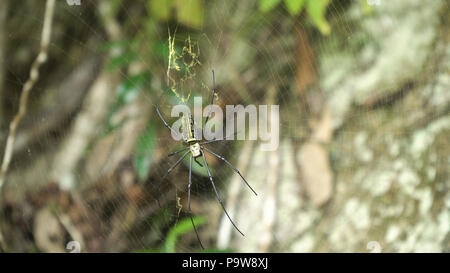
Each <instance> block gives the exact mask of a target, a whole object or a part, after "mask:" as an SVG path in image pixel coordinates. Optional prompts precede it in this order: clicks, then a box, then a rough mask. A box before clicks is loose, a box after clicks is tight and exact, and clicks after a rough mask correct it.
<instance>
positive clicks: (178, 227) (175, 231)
mask: <svg viewBox="0 0 450 273" xmlns="http://www.w3.org/2000/svg"><path fill="white" fill-rule="evenodd" d="M192 219H193V220H194V224H195V226H196V227H199V226H201V225H203V224H204V223H205V222H206V219H205V218H203V217H198V216H193V217H192ZM193 231H194V227H193V226H192V223H191V219H190V218H184V219H182V220H180V221H178V223H176V224H175V225H174V226H173V227H172V228H170V230H169V231H168V232H167V235H166V238H165V240H164V242H163V243H162V245H161V246H160V247H158V248H156V249H145V250H140V251H137V252H139V253H155V252H158V253H159V252H163V253H174V252H176V244H177V241H178V239H179V238H180V237H181V236H182V235H184V234H187V233H189V232H193Z"/></svg>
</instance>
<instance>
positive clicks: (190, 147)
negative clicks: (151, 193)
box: [156, 70, 258, 249]
mask: <svg viewBox="0 0 450 273" xmlns="http://www.w3.org/2000/svg"><path fill="white" fill-rule="evenodd" d="M212 76H213V88H212V91H211V92H212V94H211V105H212V104H213V103H214V95H215V92H216V88H215V77H214V70H212ZM156 112H157V113H158V116H159V118H160V119H161V120H162V122H163V123H164V126H166V127H167V128H168V129H169V130H170V131H172V132H174V133H175V134H179V133H178V132H177V131H175V130H174V129H173V128H172V127H170V125H169V124H167V122H166V120H165V119H164V117H163V116H162V114H161V112H160V111H159V106H158V105H156ZM210 115H211V111H210V112H209V113H208V115H207V116H206V119H205V124H206V123H207V122H208V119H209V118H210ZM183 118H184V120H183V122H184V125H185V126H183V127H184V130H185V132H186V133H187V137H185V136H183V138H182V141H183V143H184V144H185V145H187V147H185V148H183V149H181V150H179V151H176V152H174V153H171V154H169V155H168V156H169V157H170V156H173V155H176V154H179V153H182V152H185V153H184V154H183V155H182V156H181V157H180V158H179V159H178V160H177V161H176V162H175V164H173V165H172V167H170V168H169V170H167V173H166V174H165V175H164V176H163V177H162V179H161V181H160V183H159V186H160V185H161V184H162V182H163V181H164V179H165V178H166V177H167V176H168V175H169V174H170V173H171V172H172V171H173V170H174V169H175V168H176V167H177V166H178V165H180V163H181V161H182V160H183V159H184V158H185V157H186V156H187V155H188V154H190V160H189V180H188V201H187V202H188V214H189V217H190V218H191V222H192V226H193V227H194V231H195V235H196V236H197V240H198V242H199V243H200V246H201V247H202V249H204V247H203V244H202V241H201V240H200V236H199V235H198V232H197V228H196V227H195V224H194V220H193V219H192V211H191V181H192V160H194V161H195V162H196V163H197V164H199V165H200V166H202V167H203V165H202V164H200V162H198V161H197V158H199V157H202V158H203V162H204V164H205V167H206V171H207V172H208V177H209V180H210V182H211V185H212V187H213V189H214V193H215V195H216V197H217V200H218V201H219V203H220V205H221V206H222V209H223V211H224V213H225V215H226V216H227V217H228V220H230V222H231V224H232V225H233V227H234V228H235V229H236V230H237V231H238V232H239V233H240V234H241V235H242V236H245V235H244V233H242V231H240V230H239V228H238V227H237V226H236V224H235V223H234V222H233V220H231V217H230V215H229V214H228V212H227V210H226V209H225V205H224V204H223V201H222V198H221V197H220V194H219V192H218V191H217V188H216V185H215V184H214V179H213V177H212V175H211V171H210V169H209V166H208V162H207V161H206V157H205V151H206V152H207V153H209V154H211V155H213V156H215V157H217V158H218V159H220V160H222V161H223V162H225V163H226V164H227V165H228V166H230V167H231V169H233V171H234V172H236V173H237V174H238V175H239V176H240V177H241V178H242V180H243V181H244V183H245V184H246V185H247V186H248V187H249V188H250V190H252V192H253V193H254V194H255V195H258V194H257V193H256V192H255V190H253V188H252V187H251V186H250V184H249V183H248V182H247V180H245V178H244V176H242V174H241V172H240V171H239V170H238V169H237V168H236V167H235V166H233V164H231V163H230V162H229V161H228V160H226V159H225V158H224V157H223V156H221V155H218V154H216V153H215V152H213V151H211V150H210V149H208V148H206V147H204V145H207V144H211V143H215V142H219V141H223V140H227V139H228V137H225V138H222V139H213V140H208V141H204V142H200V140H199V139H197V138H196V137H195V133H194V128H195V125H194V119H193V118H192V115H191V114H190V113H189V114H184V115H183ZM159 186H158V188H159Z"/></svg>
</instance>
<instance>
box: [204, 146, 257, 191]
mask: <svg viewBox="0 0 450 273" xmlns="http://www.w3.org/2000/svg"><path fill="white" fill-rule="evenodd" d="M203 149H205V150H206V151H207V152H208V153H210V154H212V155H214V156H215V157H217V158H218V159H221V160H223V161H224V162H225V163H227V164H228V166H230V167H231V168H232V169H233V171H235V172H236V173H237V174H239V176H240V177H241V178H242V180H244V182H245V184H246V185H247V186H248V187H249V188H250V189H251V190H252V192H253V193H254V194H255V195H258V194H257V193H256V192H255V190H254V189H253V188H252V187H251V186H250V184H248V182H247V180H245V178H244V177H243V176H242V174H241V172H240V171H239V170H238V169H237V168H236V167H234V166H233V164H231V163H230V162H229V161H228V160H226V159H225V158H224V157H223V156H221V155H218V154H216V153H215V152H213V151H211V150H210V149H208V148H206V147H203Z"/></svg>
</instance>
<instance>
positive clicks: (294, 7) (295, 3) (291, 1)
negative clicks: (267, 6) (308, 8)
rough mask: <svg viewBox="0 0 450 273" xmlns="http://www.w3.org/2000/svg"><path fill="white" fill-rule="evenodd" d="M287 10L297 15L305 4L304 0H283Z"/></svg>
mask: <svg viewBox="0 0 450 273" xmlns="http://www.w3.org/2000/svg"><path fill="white" fill-rule="evenodd" d="M284 4H285V5H286V8H287V10H288V11H289V13H290V14H291V15H292V16H295V15H298V14H299V13H300V12H301V11H302V8H303V6H304V4H305V0H284Z"/></svg>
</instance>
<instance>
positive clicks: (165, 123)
mask: <svg viewBox="0 0 450 273" xmlns="http://www.w3.org/2000/svg"><path fill="white" fill-rule="evenodd" d="M156 113H158V116H159V118H160V119H161V120H162V122H163V123H164V126H166V127H167V129H169V130H170V131H172V132H174V133H175V134H176V135H178V136H179V135H180V133H178V132H177V131H175V130H174V129H173V128H172V127H170V125H169V124H167V122H166V120H165V119H164V117H163V116H162V114H161V112H160V111H159V107H158V105H156ZM181 140H182V141H183V142H184V143H186V141H185V140H184V139H183V138H181Z"/></svg>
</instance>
